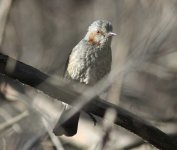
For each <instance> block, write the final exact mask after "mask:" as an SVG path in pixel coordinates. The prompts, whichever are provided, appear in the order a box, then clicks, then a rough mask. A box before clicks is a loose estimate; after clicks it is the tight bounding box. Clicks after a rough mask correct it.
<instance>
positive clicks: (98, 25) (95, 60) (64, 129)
mask: <svg viewBox="0 0 177 150" xmlns="http://www.w3.org/2000/svg"><path fill="white" fill-rule="evenodd" d="M114 35H116V34H115V33H113V32H112V25H111V23H110V22H108V21H105V20H97V21H95V22H93V23H92V24H91V25H90V26H89V28H88V32H87V34H86V36H85V37H84V38H83V39H82V40H81V41H80V42H79V43H78V44H77V45H76V46H75V47H74V48H73V50H72V52H71V54H70V56H69V60H68V64H67V68H66V72H65V78H67V79H70V80H75V81H78V82H80V83H83V84H86V85H90V86H92V85H94V84H95V83H97V81H99V80H100V79H102V78H103V77H104V76H105V75H107V74H108V73H109V72H110V70H111V62H112V55H111V40H112V36H114ZM69 109H73V108H71V107H69ZM69 109H68V110H66V111H64V112H63V113H62V115H61V117H60V119H59V121H58V123H57V125H56V126H55V128H54V133H55V134H56V135H62V134H65V135H67V136H73V135H74V134H76V133H77V126H78V120H79V116H80V113H76V114H75V115H74V116H72V117H71V118H70V119H69V120H67V121H65V122H62V121H61V120H63V118H64V117H65V114H66V113H67V111H69ZM61 122H62V123H61Z"/></svg>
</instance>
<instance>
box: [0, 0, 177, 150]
mask: <svg viewBox="0 0 177 150" xmlns="http://www.w3.org/2000/svg"><path fill="white" fill-rule="evenodd" d="M97 19H105V20H109V21H111V22H112V24H113V28H114V29H113V30H114V32H115V33H117V34H118V36H117V37H115V38H114V39H113V44H112V53H113V64H112V71H111V73H110V76H109V77H108V78H107V79H105V80H104V81H101V82H100V83H98V85H96V86H95V87H94V88H93V89H89V90H88V91H87V90H85V91H84V92H85V95H86V96H88V97H87V98H88V99H89V98H90V99H91V98H92V97H94V96H95V95H97V94H100V93H103V92H104V91H105V90H107V94H104V99H107V100H109V102H111V103H114V104H116V105H119V106H120V107H122V108H124V109H126V110H129V112H131V113H133V114H135V115H137V116H139V117H141V118H143V119H144V120H146V121H147V122H150V123H151V124H152V125H153V126H154V127H156V128H159V129H161V130H162V131H164V132H165V133H167V134H168V135H169V136H171V137H172V138H173V140H175V141H176V140H177V91H176V90H177V77H176V73H177V1H176V0H168V1H166V0H109V1H108V0H90V1H87V0H82V1H81V0H78V1H76V0H0V53H3V54H6V55H8V56H10V57H12V58H14V59H16V60H19V61H22V62H23V63H25V64H28V65H30V66H33V67H34V68H37V69H39V70H41V71H42V72H45V73H46V74H48V75H50V76H54V77H57V78H58V81H61V82H60V83H58V84H61V85H62V84H65V85H67V86H71V85H70V84H69V83H68V82H67V83H66V82H65V81H63V80H62V76H63V73H64V69H65V65H66V61H67V58H68V55H69V53H70V52H71V50H72V48H73V47H74V46H75V45H76V44H77V43H78V42H79V41H80V39H82V38H83V36H84V35H85V33H86V30H87V27H88V25H89V24H90V23H91V22H93V21H94V20H97ZM0 67H2V66H1V64H0ZM14 67H15V62H14V61H12V60H9V61H8V63H7V66H6V69H7V70H8V72H9V71H10V72H13V68H14ZM0 70H1V69H0ZM4 78H6V77H4V76H3V75H2V74H0V79H1V80H2V79H4ZM7 80H8V81H9V82H11V83H12V84H11V86H10V85H9V86H8V85H6V87H7V88H6V91H4V90H2V89H4V86H5V85H4V84H2V82H0V83H1V84H0V149H3V150H13V149H14V150H33V149H34V150H38V149H39V150H54V149H61V150H62V149H66V150H70V149H76V150H77V149H91V150H101V149H104V150H117V149H120V150H125V149H126V150H128V149H136V150H149V149H156V148H155V147H153V146H151V144H152V143H151V144H148V143H146V142H145V141H144V140H143V139H142V138H140V137H138V136H137V135H134V134H132V133H131V132H129V131H127V130H126V129H123V128H121V127H118V126H116V125H115V126H113V125H112V122H113V121H114V119H115V116H114V111H113V110H108V111H107V113H106V115H105V117H104V118H105V119H100V118H96V119H97V120H98V123H97V126H94V125H93V122H92V120H91V119H90V118H89V117H88V115H87V114H85V113H83V115H82V119H81V121H80V123H79V131H78V134H77V135H76V136H74V137H72V138H67V137H64V136H63V137H59V138H58V137H56V136H54V135H53V133H52V129H53V126H54V125H55V123H56V121H57V118H58V116H59V114H60V113H61V111H62V109H63V105H62V104H61V103H60V102H59V101H57V100H56V99H53V98H52V97H49V96H51V95H45V94H44V93H43V92H41V91H38V90H36V89H35V88H32V87H30V86H28V85H23V86H24V87H23V88H21V83H20V82H18V83H13V80H14V79H10V78H8V79H7ZM31 82H32V81H31ZM53 84H54V85H55V84H56V83H53ZM19 85H20V86H19ZM39 86H40V85H39ZM72 86H78V85H72ZM71 88H72V87H71ZM66 89H67V88H66ZM73 89H76V88H73ZM77 89H81V88H80V87H78V88H77ZM105 95H106V96H105ZM54 98H56V97H54ZM70 101H72V99H71V100H70ZM69 103H71V102H69ZM73 105H75V106H77V107H82V106H81V104H78V103H74V104H73ZM110 112H111V113H110ZM110 114H111V115H110ZM107 120H109V121H108V122H107ZM137 128H139V130H141V127H137ZM142 132H145V131H142ZM151 138H154V137H151ZM176 149H177V148H176Z"/></svg>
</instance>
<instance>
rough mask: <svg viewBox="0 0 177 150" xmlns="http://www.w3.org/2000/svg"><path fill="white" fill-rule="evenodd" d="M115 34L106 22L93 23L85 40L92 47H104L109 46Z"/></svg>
mask: <svg viewBox="0 0 177 150" xmlns="http://www.w3.org/2000/svg"><path fill="white" fill-rule="evenodd" d="M115 35H116V34H115V33H113V32H112V24H111V23H110V22H108V21H106V20H97V21H94V22H93V23H92V24H91V25H90V26H89V28H88V32H87V34H86V36H85V40H87V41H88V42H90V43H91V44H92V45H97V46H104V45H107V44H109V45H110V44H111V40H112V37H113V36H115Z"/></svg>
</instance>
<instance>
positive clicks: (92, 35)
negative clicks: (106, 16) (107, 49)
mask: <svg viewBox="0 0 177 150" xmlns="http://www.w3.org/2000/svg"><path fill="white" fill-rule="evenodd" d="M96 35H97V32H96V31H95V32H91V33H90V35H89V42H90V43H91V44H93V45H94V44H96V43H97V42H96V40H95V36H96Z"/></svg>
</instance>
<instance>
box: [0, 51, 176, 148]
mask: <svg viewBox="0 0 177 150" xmlns="http://www.w3.org/2000/svg"><path fill="white" fill-rule="evenodd" d="M8 59H11V60H13V61H14V62H16V66H15V68H14V70H13V71H10V72H8V71H6V64H7V62H8ZM0 73H2V74H5V75H7V76H9V77H11V78H13V79H17V80H19V81H20V82H22V83H25V84H28V85H30V86H32V87H35V88H37V89H39V90H41V91H43V92H44V93H46V94H48V95H49V96H51V97H53V98H56V99H59V100H61V101H63V102H65V103H68V104H72V102H73V101H76V100H77V97H79V96H81V95H82V94H81V93H79V92H76V91H75V90H73V88H71V86H68V85H67V84H66V83H65V84H63V83H61V82H62V81H60V80H58V79H55V78H52V77H50V78H49V76H48V75H46V74H44V73H42V72H40V71H39V70H37V69H35V68H33V67H31V66H28V65H26V64H24V63H22V62H19V61H15V60H14V59H12V58H10V57H8V56H6V55H3V54H1V53H0ZM6 78H7V77H6V76H3V75H1V76H0V85H2V84H3V83H4V82H8V81H7V80H6ZM48 79H50V80H48ZM19 86H21V88H22V85H21V84H19ZM1 93H2V91H1ZM2 94H3V93H2ZM71 99H72V100H71ZM108 108H113V109H115V111H116V113H117V116H116V120H115V124H117V125H120V126H122V127H124V128H126V129H127V130H129V131H130V132H133V133H135V134H136V135H138V136H140V137H142V138H143V139H144V140H146V141H148V142H149V143H150V144H152V145H154V146H155V147H157V148H159V149H164V150H173V149H176V147H177V144H176V143H175V142H174V139H172V138H171V137H169V136H168V135H166V134H165V133H164V132H162V131H160V130H159V129H157V128H155V127H153V126H152V125H150V124H148V123H147V122H146V121H144V120H143V119H141V118H140V117H138V116H136V115H134V114H132V113H130V112H128V111H126V110H125V109H123V108H120V107H118V106H116V105H114V104H111V103H109V102H106V101H104V100H102V99H99V98H95V99H94V100H92V101H90V102H89V103H88V104H87V105H86V106H85V107H84V108H83V110H84V111H86V112H90V113H92V114H94V115H97V116H99V117H102V118H103V117H104V114H105V112H106V110H107V109H108Z"/></svg>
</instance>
